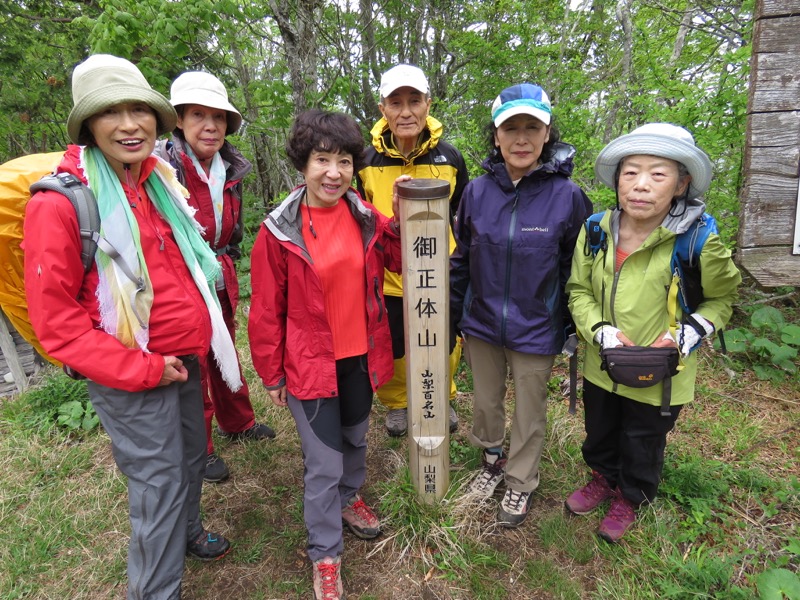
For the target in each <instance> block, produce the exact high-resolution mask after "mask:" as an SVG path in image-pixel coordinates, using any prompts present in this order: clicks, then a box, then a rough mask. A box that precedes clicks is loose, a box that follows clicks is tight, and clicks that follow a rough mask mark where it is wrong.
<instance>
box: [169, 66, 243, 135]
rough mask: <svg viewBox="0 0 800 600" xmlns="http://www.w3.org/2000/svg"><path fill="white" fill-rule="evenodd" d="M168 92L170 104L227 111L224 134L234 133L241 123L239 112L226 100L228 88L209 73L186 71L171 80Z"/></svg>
mask: <svg viewBox="0 0 800 600" xmlns="http://www.w3.org/2000/svg"><path fill="white" fill-rule="evenodd" d="M169 94H170V98H169V101H170V103H171V104H172V106H180V105H181V104H199V105H200V106H208V107H209V108H217V109H219V110H224V111H226V112H227V113H228V128H227V130H226V131H225V134H226V135H231V134H234V133H236V132H237V131H238V130H239V127H240V126H241V124H242V115H241V113H240V112H239V111H238V110H236V107H235V106H234V105H233V104H231V103H230V101H229V100H228V90H226V89H225V86H224V85H223V84H222V82H221V81H220V80H219V79H217V78H216V77H214V76H213V75H212V74H211V73H205V72H203V71H187V72H186V73H183V74H181V75H179V76H178V77H177V79H175V81H173V82H172V87H170V90H169Z"/></svg>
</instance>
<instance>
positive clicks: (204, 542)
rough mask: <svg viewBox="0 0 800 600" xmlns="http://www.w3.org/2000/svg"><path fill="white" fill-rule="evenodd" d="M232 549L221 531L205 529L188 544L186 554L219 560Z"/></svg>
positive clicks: (202, 558) (206, 559)
mask: <svg viewBox="0 0 800 600" xmlns="http://www.w3.org/2000/svg"><path fill="white" fill-rule="evenodd" d="M230 551H231V544H230V542H229V541H228V540H226V539H225V538H224V537H222V535H221V534H219V533H211V532H210V531H206V530H205V529H203V531H201V532H200V533H199V534H198V535H197V537H195V538H194V539H193V540H189V542H188V543H187V544H186V555H187V556H191V557H193V558H196V559H197V560H203V561H211V560H219V559H220V558H222V557H223V556H225V555H226V554H227V553H228V552H230Z"/></svg>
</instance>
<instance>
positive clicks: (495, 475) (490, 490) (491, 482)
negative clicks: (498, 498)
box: [467, 450, 508, 498]
mask: <svg viewBox="0 0 800 600" xmlns="http://www.w3.org/2000/svg"><path fill="white" fill-rule="evenodd" d="M507 462H508V457H507V456H506V455H505V453H502V454H499V455H498V454H494V453H492V452H487V451H486V450H484V451H483V459H482V461H481V471H480V473H478V474H477V475H476V476H475V478H474V479H473V480H472V481H471V482H470V484H469V488H467V492H468V493H470V494H476V495H478V496H482V497H484V498H491V497H492V495H493V494H494V490H495V489H496V488H497V485H498V484H499V483H500V482H501V481H502V480H503V477H504V476H505V474H506V463H507Z"/></svg>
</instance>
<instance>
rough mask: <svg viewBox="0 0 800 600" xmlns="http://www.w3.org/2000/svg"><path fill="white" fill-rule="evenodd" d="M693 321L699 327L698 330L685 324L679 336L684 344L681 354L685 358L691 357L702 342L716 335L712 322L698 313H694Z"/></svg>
mask: <svg viewBox="0 0 800 600" xmlns="http://www.w3.org/2000/svg"><path fill="white" fill-rule="evenodd" d="M690 318H691V319H694V322H695V323H696V324H697V325H698V326H699V327H697V328H695V327H694V325H692V324H690V323H683V324H682V325H681V328H680V332H679V334H678V339H679V340H682V342H683V343H681V345H680V349H681V354H683V356H684V357H686V356H689V353H690V352H692V351H694V350H696V349H697V348H698V346H700V340H702V339H703V338H704V337H707V336H709V335H711V334H712V333H714V326H713V325H712V324H711V322H710V321H708V320H706V319H705V318H704V317H701V316H700V315H699V314H698V313H692V315H691V317H690ZM698 329H702V330H703V331H704V333H703V334H702V335H701V334H700V331H698Z"/></svg>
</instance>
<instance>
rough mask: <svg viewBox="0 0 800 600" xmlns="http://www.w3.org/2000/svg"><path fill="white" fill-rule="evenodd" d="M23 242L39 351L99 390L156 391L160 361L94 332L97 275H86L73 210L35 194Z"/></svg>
mask: <svg viewBox="0 0 800 600" xmlns="http://www.w3.org/2000/svg"><path fill="white" fill-rule="evenodd" d="M23 239H24V242H23V249H24V252H25V293H26V296H27V300H28V314H29V316H30V319H31V325H33V329H34V331H35V332H36V335H37V337H38V338H39V341H41V343H42V347H43V348H44V349H45V350H46V351H47V352H48V353H49V354H50V355H52V356H53V357H54V358H56V359H57V360H59V361H61V362H63V363H64V364H66V365H69V366H70V367H72V368H73V369H75V370H76V371H78V372H79V373H81V374H83V375H85V376H86V377H88V378H89V379H91V380H92V381H95V382H97V383H99V384H101V385H105V386H108V387H113V388H116V389H121V390H125V391H141V390H145V389H150V388H153V387H155V386H156V385H157V384H158V382H159V381H160V380H161V375H162V373H163V371H164V358H163V357H162V356H160V355H157V354H149V353H146V352H143V351H141V350H139V349H137V348H127V347H125V346H124V345H122V344H121V343H120V342H119V340H117V339H116V338H115V337H113V336H111V335H109V334H108V333H106V332H105V331H103V330H102V329H100V328H99V327H96V326H95V321H94V320H93V318H92V314H91V313H90V308H89V307H96V300H95V296H94V293H95V287H96V281H97V275H96V271H95V272H94V273H92V272H90V274H88V275H86V276H85V274H84V271H83V263H82V262H81V258H80V253H81V243H80V237H79V235H78V220H77V216H76V215H75V210H74V209H73V207H72V204H70V202H69V201H68V200H67V199H66V198H64V197H63V196H61V195H60V194H58V193H55V192H43V193H39V194H36V195H35V196H34V197H33V198H31V200H30V201H29V202H28V205H27V207H26V212H25V223H24V237H23ZM92 275H93V276H92ZM90 276H92V277H90ZM90 278H91V279H92V281H93V282H94V285H92V284H91V283H90V282H89V281H88V280H89V279H90Z"/></svg>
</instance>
